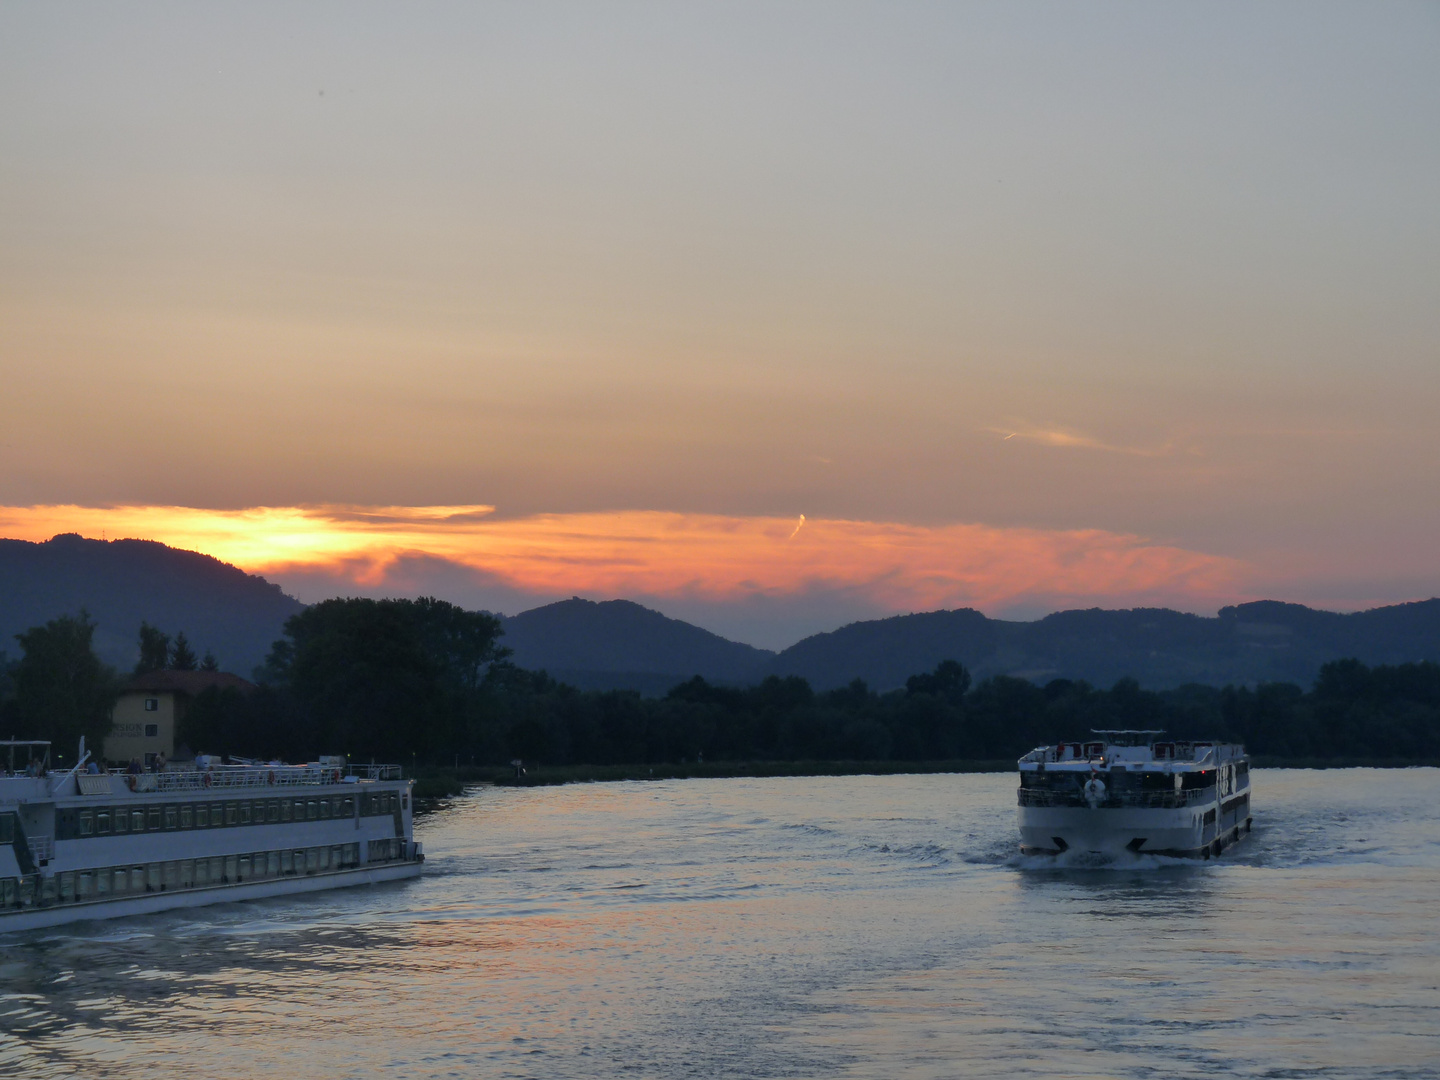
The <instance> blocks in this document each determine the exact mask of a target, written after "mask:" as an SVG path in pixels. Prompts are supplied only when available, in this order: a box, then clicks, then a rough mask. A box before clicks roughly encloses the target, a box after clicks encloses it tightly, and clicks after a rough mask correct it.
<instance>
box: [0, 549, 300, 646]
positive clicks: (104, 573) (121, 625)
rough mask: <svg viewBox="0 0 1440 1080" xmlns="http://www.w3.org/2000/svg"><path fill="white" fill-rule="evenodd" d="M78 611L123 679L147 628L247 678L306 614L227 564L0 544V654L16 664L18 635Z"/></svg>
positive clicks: (170, 552) (169, 552) (180, 553)
mask: <svg viewBox="0 0 1440 1080" xmlns="http://www.w3.org/2000/svg"><path fill="white" fill-rule="evenodd" d="M82 607H83V608H85V609H86V610H88V611H89V612H90V616H91V618H93V619H94V620H95V622H96V624H97V628H96V631H95V651H96V652H97V653H98V654H99V655H100V658H101V659H102V660H104V661H105V662H106V663H109V664H113V665H115V666H116V667H118V668H120V669H121V670H125V669H128V668H130V667H131V666H133V665H134V663H135V661H136V658H137V655H138V649H137V646H136V633H137V631H138V630H139V628H140V623H141V621H142V620H144V621H146V622H149V623H151V624H152V625H154V626H158V627H160V628H161V629H163V630H165V631H166V632H168V633H170V634H174V633H176V632H177V631H182V630H183V631H184V632H185V635H186V637H188V638H189V640H190V644H191V646H192V647H193V648H194V649H195V650H196V651H197V652H200V653H204V652H205V651H206V650H209V651H211V652H213V653H214V654H215V657H216V659H217V660H218V661H219V662H220V666H221V667H222V668H224V669H225V670H227V671H235V672H240V673H241V674H248V673H249V672H250V671H251V670H252V669H253V668H254V667H255V666H256V665H258V664H259V663H261V662H262V661H263V660H264V659H265V654H266V652H268V651H269V649H270V645H271V643H272V642H274V641H275V640H276V639H277V638H278V637H280V633H281V627H282V625H283V624H284V622H285V620H286V619H287V618H289V617H290V616H291V615H293V614H295V613H296V612H298V611H300V610H302V608H303V607H304V605H303V604H301V603H300V601H298V600H296V599H294V598H293V597H290V596H287V595H285V593H283V592H282V591H281V590H280V586H278V585H273V584H271V583H270V582H268V581H266V580H265V579H264V578H261V577H256V576H255V575H253V574H247V573H245V572H244V571H243V570H240V569H237V568H236V567H234V566H231V565H230V564H229V563H224V562H221V561H220V560H219V559H215V558H212V557H211V556H209V555H201V554H200V553H198V552H195V551H184V550H181V549H179V548H172V547H167V546H166V545H164V544H160V543H156V542H154V541H152V540H108V541H107V540H87V539H85V538H84V537H81V536H77V535H75V534H73V533H67V534H63V535H61V536H56V537H54V538H53V539H51V540H47V541H45V542H44V543H38V544H37V543H30V542H29V541H25V540H0V652H5V653H8V654H9V655H10V656H11V657H12V658H13V657H14V656H16V655H17V654H18V652H19V645H18V644H17V643H16V641H15V638H14V635H15V634H17V633H20V632H21V631H23V630H26V629H29V628H30V627H32V626H38V625H39V624H41V623H44V622H47V621H48V620H50V619H53V618H55V617H56V616H57V615H64V614H67V613H73V612H76V611H79V610H80V609H81V608H82Z"/></svg>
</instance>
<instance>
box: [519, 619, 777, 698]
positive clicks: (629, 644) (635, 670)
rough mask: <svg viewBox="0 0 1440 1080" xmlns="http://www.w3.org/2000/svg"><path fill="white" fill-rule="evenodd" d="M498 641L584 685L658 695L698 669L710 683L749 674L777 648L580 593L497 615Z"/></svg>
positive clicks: (528, 664)
mask: <svg viewBox="0 0 1440 1080" xmlns="http://www.w3.org/2000/svg"><path fill="white" fill-rule="evenodd" d="M503 623H504V626H505V636H504V637H503V638H502V639H501V642H500V643H501V644H502V645H505V646H508V647H509V648H511V649H513V650H514V656H512V657H511V659H512V660H513V661H514V662H515V663H516V664H517V665H519V666H520V667H522V668H544V669H545V670H546V671H548V672H549V673H550V674H551V675H552V676H554V677H555V678H557V679H559V680H561V681H562V682H568V683H570V684H571V685H574V686H578V687H580V688H581V689H586V690H609V689H631V690H639V691H641V692H642V693H645V694H663V693H664V692H665V691H667V690H669V689H670V687H672V686H674V685H675V684H676V683H677V682H681V681H683V680H685V679H689V678H690V677H692V676H694V675H702V676H704V677H705V678H706V679H708V680H710V681H712V682H722V683H745V682H750V681H752V680H753V679H755V678H756V677H757V675H758V672H759V671H760V669H761V667H762V665H763V664H764V663H765V662H766V661H767V660H769V659H770V658H771V657H773V656H774V655H775V654H774V653H772V652H770V651H769V650H767V649H757V648H755V647H754V646H752V645H742V644H740V643H739V642H735V641H730V640H728V639H726V638H723V637H721V636H720V635H718V634H712V633H711V632H710V631H709V630H702V629H701V628H700V627H698V626H692V625H691V624H690V623H687V622H682V621H681V620H679V619H671V618H668V617H667V616H665V615H662V614H660V612H658V611H652V610H651V609H649V608H647V607H642V606H641V605H639V604H636V603H633V602H631V601H629V600H605V601H600V602H596V601H594V600H582V599H580V598H579V597H578V596H577V597H573V598H571V599H569V600H561V601H558V602H557V603H554V604H546V605H545V606H544V607H538V608H532V609H531V610H529V611H525V612H522V613H521V614H519V615H514V616H511V617H509V618H507V619H504V620H503Z"/></svg>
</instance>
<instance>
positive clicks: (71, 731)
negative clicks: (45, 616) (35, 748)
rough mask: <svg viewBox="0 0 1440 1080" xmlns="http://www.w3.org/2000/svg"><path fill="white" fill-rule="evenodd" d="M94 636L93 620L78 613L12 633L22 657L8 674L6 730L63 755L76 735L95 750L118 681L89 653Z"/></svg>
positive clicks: (107, 728)
mask: <svg viewBox="0 0 1440 1080" xmlns="http://www.w3.org/2000/svg"><path fill="white" fill-rule="evenodd" d="M94 635H95V624H94V623H93V622H91V621H90V616H89V615H88V614H86V613H85V612H84V611H81V612H80V614H79V615H62V616H61V617H60V618H58V619H51V620H50V621H49V622H47V623H46V624H45V625H44V626H36V627H32V628H31V629H29V630H27V631H25V632H24V633H22V634H16V635H15V637H16V640H18V641H19V642H20V648H21V650H22V656H21V657H20V660H19V662H18V663H16V664H15V665H14V666H13V668H12V669H11V672H10V675H11V678H12V680H13V687H14V696H13V697H12V698H11V699H10V700H9V701H8V702H6V703H5V727H6V729H7V734H10V735H14V736H17V737H20V738H30V739H49V740H50V741H51V742H53V743H55V744H56V745H55V749H56V751H57V753H59V754H61V755H63V756H64V757H66V758H69V757H70V756H71V754H72V753H73V748H74V746H75V745H76V744H77V743H78V742H79V739H80V736H82V735H83V736H85V738H86V740H87V742H88V743H89V745H90V747H91V748H92V749H94V750H96V751H98V750H99V748H100V742H101V740H102V739H104V737H105V735H106V734H107V733H108V732H109V731H110V725H111V720H110V710H111V709H112V708H113V707H114V704H115V698H116V696H117V695H118V693H119V682H118V680H117V679H116V676H115V672H114V671H113V670H112V669H110V668H109V667H106V666H105V665H104V664H102V663H101V662H100V660H99V658H98V657H97V656H96V655H95V650H94V648H92V640H93V638H94Z"/></svg>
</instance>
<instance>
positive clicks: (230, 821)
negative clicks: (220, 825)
mask: <svg viewBox="0 0 1440 1080" xmlns="http://www.w3.org/2000/svg"><path fill="white" fill-rule="evenodd" d="M225 824H226V825H234V824H235V804H234V803H233V802H232V803H226V804H225Z"/></svg>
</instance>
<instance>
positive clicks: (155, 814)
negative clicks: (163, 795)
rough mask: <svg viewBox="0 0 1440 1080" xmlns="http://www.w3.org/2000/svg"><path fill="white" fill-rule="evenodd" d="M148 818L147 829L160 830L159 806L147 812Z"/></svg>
mask: <svg viewBox="0 0 1440 1080" xmlns="http://www.w3.org/2000/svg"><path fill="white" fill-rule="evenodd" d="M146 817H147V821H146V823H145V827H146V828H147V829H158V828H160V807H158V806H152V807H150V809H149V810H147V811H146Z"/></svg>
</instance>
